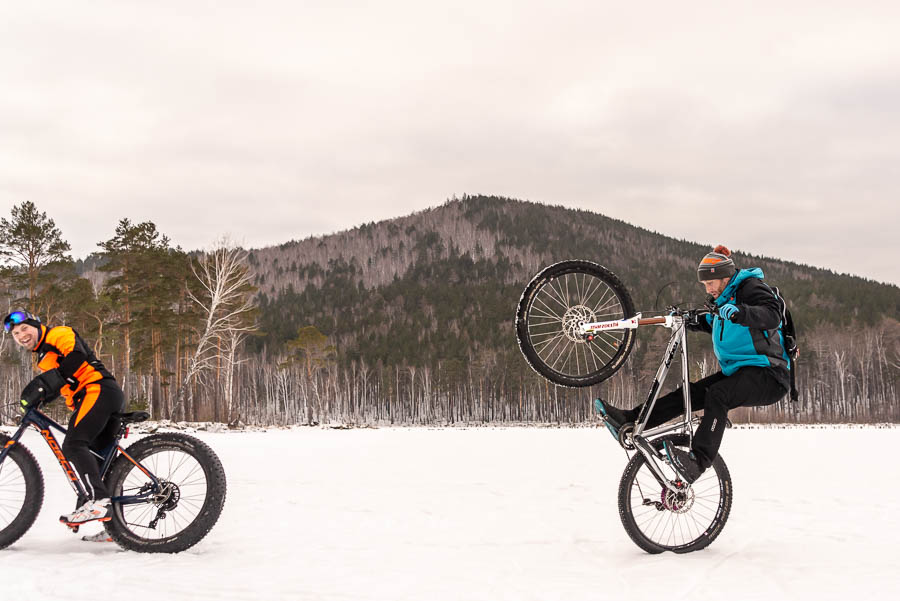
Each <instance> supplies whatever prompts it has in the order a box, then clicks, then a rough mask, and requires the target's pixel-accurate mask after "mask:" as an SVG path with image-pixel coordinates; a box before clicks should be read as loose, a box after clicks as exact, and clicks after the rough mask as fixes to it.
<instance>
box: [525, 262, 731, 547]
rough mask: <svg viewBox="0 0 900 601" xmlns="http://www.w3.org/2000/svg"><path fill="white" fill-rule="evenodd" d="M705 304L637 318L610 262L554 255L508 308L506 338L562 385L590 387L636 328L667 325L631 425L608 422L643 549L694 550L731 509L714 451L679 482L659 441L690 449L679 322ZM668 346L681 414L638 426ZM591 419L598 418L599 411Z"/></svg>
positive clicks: (664, 369) (615, 364)
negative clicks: (512, 311) (510, 326)
mask: <svg viewBox="0 0 900 601" xmlns="http://www.w3.org/2000/svg"><path fill="white" fill-rule="evenodd" d="M712 310H713V307H711V306H708V305H706V306H704V307H703V308H695V309H681V308H679V307H675V306H672V307H669V308H668V310H667V311H666V312H665V314H664V315H660V316H655V317H646V318H645V317H643V316H642V314H641V313H636V312H635V310H634V303H633V302H632V299H631V295H630V294H629V292H628V290H627V289H626V288H625V286H624V284H622V282H621V281H620V280H619V278H617V277H616V275H615V274H614V273H612V272H611V271H610V270H608V269H606V268H605V267H603V266H602V265H598V264H597V263H593V262H590V261H563V262H561V263H556V264H554V265H550V266H549V267H547V268H545V269H544V270H543V271H541V272H540V273H538V274H537V275H536V276H535V277H534V278H533V279H532V280H531V282H530V283H529V284H528V285H527V286H526V287H525V291H524V292H523V293H522V297H521V299H520V300H519V305H518V308H517V311H516V338H517V339H518V342H519V348H520V349H521V351H522V354H523V355H524V356H525V359H526V360H527V361H528V364H529V365H531V367H532V368H533V369H534V370H535V371H536V372H537V373H538V374H540V375H541V376H543V377H544V378H546V379H548V380H550V381H551V382H553V383H554V384H559V385H562V386H572V387H581V386H590V385H593V384H597V383H599V382H602V381H603V380H605V379H607V378H609V377H610V376H612V375H613V374H614V373H615V372H616V371H618V370H619V368H621V367H622V365H623V363H624V362H625V360H626V359H627V358H628V355H629V353H630V352H631V350H632V349H633V347H634V340H635V333H636V330H637V329H638V328H639V327H641V326H648V325H658V326H662V327H665V328H668V329H670V330H671V331H672V334H671V337H670V338H669V343H668V346H667V347H666V350H665V353H664V354H663V359H662V362H661V363H660V365H659V368H658V370H657V372H656V376H655V378H654V380H653V383H652V385H651V387H650V392H649V393H648V395H647V402H646V403H645V404H644V406H643V409H642V410H641V412H640V414H639V416H638V419H637V420H636V421H635V423H634V425H633V426H631V425H628V426H623V427H621V428H618V429H616V428H613V427H610V431H612V432H617V438H618V441H619V444H620V445H621V446H622V447H623V448H624V449H625V451H626V455H628V463H627V465H626V466H625V471H624V473H623V474H622V478H621V480H620V482H619V492H618V505H619V517H620V518H621V520H622V525H623V526H624V527H625V531H626V532H627V533H628V536H629V537H630V538H631V540H633V541H634V542H635V544H637V546H639V547H640V548H641V549H643V550H644V551H647V552H648V553H661V552H663V551H674V552H676V553H687V552H690V551H697V550H699V549H703V548H704V547H706V546H708V545H709V544H710V543H712V541H713V540H715V538H716V537H717V536H718V535H719V533H720V532H721V531H722V527H723V526H724V525H725V522H726V521H727V520H728V515H729V513H730V512H731V503H732V485H731V475H730V474H729V473H728V468H727V467H726V465H725V462H724V460H723V459H722V457H721V455H719V456H717V457H716V459H715V461H714V462H713V464H712V466H711V467H710V468H709V469H707V470H706V471H705V472H704V473H703V474H702V475H701V476H700V478H699V479H698V480H697V481H695V482H694V483H693V484H689V483H687V481H686V479H685V478H683V477H682V476H681V474H680V473H679V472H678V470H677V469H676V468H675V467H674V466H673V465H672V464H671V463H670V462H669V460H668V458H667V456H666V454H665V453H664V452H663V450H662V449H663V443H664V442H666V441H669V443H670V444H673V445H675V446H676V447H681V448H683V449H686V450H690V447H691V441H692V438H693V432H694V426H695V424H696V423H697V421H698V420H696V419H692V417H691V409H690V407H691V399H690V382H689V380H688V375H689V374H688V367H689V365H690V364H689V362H688V348H687V337H686V336H685V330H686V325H687V324H690V323H692V322H693V323H696V321H697V320H699V319H705V315H707V314H709V313H711V312H712ZM677 355H680V357H681V367H682V370H681V371H682V384H683V391H684V415H683V416H682V417H681V418H680V419H679V420H677V421H674V422H669V423H667V424H663V425H661V426H658V427H655V428H648V427H647V423H648V421H649V419H650V415H651V414H652V412H653V407H654V406H655V404H656V400H657V398H658V397H659V393H660V389H661V388H662V385H663V382H664V381H665V378H666V375H667V374H668V371H669V367H670V366H671V364H672V361H673V360H674V359H675V357H676V356H677ZM598 401H599V399H598ZM597 404H598V412H599V403H597ZM601 419H603V420H604V421H606V418H605V416H603V415H602V414H601Z"/></svg>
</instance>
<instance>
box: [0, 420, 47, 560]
mask: <svg viewBox="0 0 900 601" xmlns="http://www.w3.org/2000/svg"><path fill="white" fill-rule="evenodd" d="M9 441H10V439H9V438H8V437H7V436H5V435H3V434H0V449H2V448H3V447H5V446H6V444H7V443H8V442H9ZM43 502H44V476H43V474H42V473H41V468H40V467H39V466H38V463H37V461H35V459H34V456H33V455H32V454H31V451H29V450H28V449H26V448H25V447H24V446H22V444H21V443H15V444H13V445H12V447H10V449H9V454H7V456H6V459H4V461H3V463H2V464H0V549H4V548H6V547H8V546H10V545H11V544H13V543H14V542H16V541H17V540H19V539H20V538H21V537H22V535H23V534H25V533H26V532H28V529H29V528H31V525H32V524H34V520H35V518H37V515H38V513H39V512H40V510H41V504H42V503H43Z"/></svg>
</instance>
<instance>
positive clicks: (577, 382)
mask: <svg viewBox="0 0 900 601" xmlns="http://www.w3.org/2000/svg"><path fill="white" fill-rule="evenodd" d="M633 316H634V303H633V302H632V300H631V295H630V294H629V293H628V290H627V289H626V288H625V286H624V285H623V284H622V282H621V281H619V278H617V277H616V275H615V274H614V273H613V272H611V271H610V270H608V269H606V268H605V267H603V266H602V265H598V264H597V263H592V262H590V261H563V262H561V263H556V264H554V265H550V266H549V267H547V268H546V269H544V270H543V271H541V272H540V273H539V274H537V275H536V276H535V277H534V279H532V280H531V282H529V284H528V286H526V287H525V291H524V292H523V293H522V298H521V299H520V300H519V306H518V308H517V310H516V338H517V339H518V341H519V348H520V349H521V351H522V354H523V355H524V356H525V359H526V360H527V361H528V364H529V365H531V367H532V368H533V369H534V370H535V371H536V372H537V373H539V374H540V375H542V376H544V377H545V378H547V379H548V380H550V381H551V382H553V383H554V384H560V385H562V386H573V387H581V386H591V385H593V384H597V383H598V382H602V381H603V380H605V379H607V378H608V377H610V376H611V375H613V374H614V373H615V372H616V371H618V370H619V368H620V367H622V364H623V363H624V361H625V359H626V358H627V357H628V354H629V353H630V352H631V349H632V347H633V346H634V330H614V331H608V332H600V333H598V334H596V335H595V336H594V338H593V340H590V341H588V340H585V339H584V338H582V337H581V333H580V327H581V325H582V324H584V323H590V322H597V321H612V320H617V319H625V318H628V317H633Z"/></svg>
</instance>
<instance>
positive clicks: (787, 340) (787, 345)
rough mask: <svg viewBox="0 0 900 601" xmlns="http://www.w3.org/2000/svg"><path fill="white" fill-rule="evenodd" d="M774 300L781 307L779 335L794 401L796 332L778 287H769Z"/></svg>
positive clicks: (796, 350) (797, 350) (797, 352)
mask: <svg viewBox="0 0 900 601" xmlns="http://www.w3.org/2000/svg"><path fill="white" fill-rule="evenodd" d="M770 288H771V289H772V292H774V293H775V298H777V299H778V305H779V306H780V307H781V335H782V337H783V338H784V350H785V351H787V354H788V357H790V359H791V400H792V401H796V400H797V398H798V393H797V357H799V356H800V349H799V348H797V331H796V330H795V329H794V319H793V318H792V317H791V310H790V309H788V307H787V302H786V301H785V300H784V297H783V296H782V295H781V290H779V289H778V286H770Z"/></svg>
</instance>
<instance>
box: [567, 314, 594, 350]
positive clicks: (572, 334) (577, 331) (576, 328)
mask: <svg viewBox="0 0 900 601" xmlns="http://www.w3.org/2000/svg"><path fill="white" fill-rule="evenodd" d="M595 321H597V316H596V314H595V313H594V312H593V311H592V310H591V309H590V308H588V307H585V306H584V305H575V306H573V307H569V308H568V310H566V313H565V315H563V319H562V329H563V333H564V334H565V335H566V338H568V339H569V340H571V341H572V342H584V337H583V336H582V335H581V326H583V325H584V324H586V323H592V322H595Z"/></svg>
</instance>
